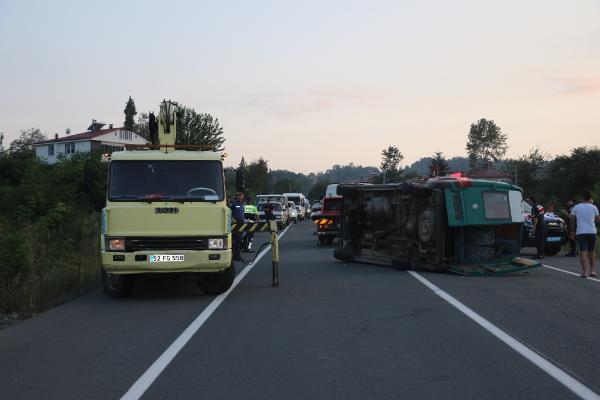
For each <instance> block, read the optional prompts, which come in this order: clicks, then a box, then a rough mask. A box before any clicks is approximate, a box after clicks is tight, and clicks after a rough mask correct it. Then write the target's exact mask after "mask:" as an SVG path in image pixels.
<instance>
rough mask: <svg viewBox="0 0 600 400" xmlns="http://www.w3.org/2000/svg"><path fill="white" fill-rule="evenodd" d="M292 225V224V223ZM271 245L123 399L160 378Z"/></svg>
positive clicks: (131, 399)
mask: <svg viewBox="0 0 600 400" xmlns="http://www.w3.org/2000/svg"><path fill="white" fill-rule="evenodd" d="M290 226H291V225H290ZM289 228H290V227H289V226H288V227H287V228H286V229H285V230H284V231H283V232H281V233H280V234H279V236H278V237H279V238H281V237H282V236H283V235H284V234H285V233H286V232H287V231H288V229H289ZM270 249H271V245H268V246H267V247H266V248H265V249H264V250H263V251H261V252H260V254H259V255H258V256H257V257H256V259H255V260H254V261H253V262H252V263H251V264H248V265H246V267H245V268H244V269H243V270H242V271H241V272H240V273H239V274H237V276H236V277H235V280H234V281H233V284H232V285H231V287H230V288H229V290H228V291H226V292H225V293H222V294H220V295H218V296H217V297H215V298H214V300H213V301H212V302H211V303H210V304H209V305H208V306H207V307H206V308H205V309H204V310H203V311H202V312H201V313H200V315H198V316H197V317H196V319H195V320H194V321H193V322H192V323H191V324H190V325H189V326H188V327H187V328H186V329H185V330H184V331H183V333H182V334H181V335H179V337H178V338H177V339H175V341H174V342H173V343H172V344H171V345H170V346H169V347H168V348H167V350H165V351H164V353H162V354H161V356H160V357H158V359H157V360H156V361H154V363H153V364H152V365H151V366H150V368H148V369H147V370H146V372H144V374H143V375H142V376H141V377H140V378H139V379H138V380H137V381H136V382H135V383H134V384H133V386H131V387H130V388H129V390H128V391H127V393H125V394H124V395H123V397H121V400H137V399H139V398H140V397H142V395H143V394H144V392H145V391H146V390H148V388H149V387H150V385H152V383H153V382H154V381H155V380H156V378H158V376H159V375H160V374H161V373H162V372H163V371H164V369H165V368H166V367H167V366H168V365H169V364H170V363H171V361H173V359H174V358H175V356H176V355H177V353H179V352H180V351H181V349H183V347H184V346H185V345H186V344H187V342H188V341H189V340H190V339H191V338H192V337H193V336H194V334H195V333H196V332H197V331H198V329H200V328H201V327H202V325H204V323H205V322H206V320H207V319H208V318H209V317H210V316H211V315H212V313H213V312H215V310H216V309H217V308H218V307H219V306H220V305H221V303H222V302H223V301H224V300H225V299H226V298H227V296H229V294H230V293H231V292H232V291H233V289H235V287H236V286H237V285H238V283H240V282H241V281H242V279H244V277H245V276H246V275H247V274H248V272H250V270H252V268H254V266H255V265H256V264H257V263H258V262H259V261H260V260H261V258H263V256H264V255H265V254H267V253H268V252H269V250H270Z"/></svg>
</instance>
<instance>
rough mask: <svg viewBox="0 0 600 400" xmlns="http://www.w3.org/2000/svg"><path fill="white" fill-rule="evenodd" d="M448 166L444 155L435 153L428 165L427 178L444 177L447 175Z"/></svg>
mask: <svg viewBox="0 0 600 400" xmlns="http://www.w3.org/2000/svg"><path fill="white" fill-rule="evenodd" d="M448 170H449V166H448V162H447V161H446V158H444V154H443V153H441V152H439V151H438V152H436V153H435V154H434V155H433V158H432V159H431V162H430V163H429V176H444V175H447V174H448Z"/></svg>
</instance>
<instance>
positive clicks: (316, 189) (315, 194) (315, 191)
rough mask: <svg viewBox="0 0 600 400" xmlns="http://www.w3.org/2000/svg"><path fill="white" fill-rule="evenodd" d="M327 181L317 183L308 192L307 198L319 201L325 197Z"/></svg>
mask: <svg viewBox="0 0 600 400" xmlns="http://www.w3.org/2000/svg"><path fill="white" fill-rule="evenodd" d="M328 184H329V182H328V181H317V182H316V183H315V185H314V186H313V187H312V189H310V192H308V198H309V199H310V200H313V201H314V200H321V199H322V198H323V197H325V191H326V190H327V185H328Z"/></svg>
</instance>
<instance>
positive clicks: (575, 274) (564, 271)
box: [542, 264, 600, 282]
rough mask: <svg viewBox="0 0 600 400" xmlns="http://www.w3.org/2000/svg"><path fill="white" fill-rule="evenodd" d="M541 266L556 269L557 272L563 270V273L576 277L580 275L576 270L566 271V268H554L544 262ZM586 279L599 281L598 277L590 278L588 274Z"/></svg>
mask: <svg viewBox="0 0 600 400" xmlns="http://www.w3.org/2000/svg"><path fill="white" fill-rule="evenodd" d="M542 267H544V268H548V269H552V270H554V271H558V272H563V273H565V274H569V275H574V276H576V277H578V278H579V275H580V274H579V273H576V272H572V271H567V270H566V269H562V268H556V267H552V266H550V265H546V264H542ZM586 279H589V280H590V281H594V282H600V279H598V278H591V277H589V276H588V277H587V278H586Z"/></svg>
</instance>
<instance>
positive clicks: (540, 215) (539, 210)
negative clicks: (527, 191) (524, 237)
mask: <svg viewBox="0 0 600 400" xmlns="http://www.w3.org/2000/svg"><path fill="white" fill-rule="evenodd" d="M527 202H528V203H529V205H530V206H531V222H532V223H533V234H534V235H535V248H536V249H537V254H536V255H535V257H533V258H535V259H538V260H541V259H542V258H544V242H545V241H546V221H545V220H544V207H542V206H541V205H539V204H538V203H537V201H535V197H533V196H531V197H529V198H528V199H527Z"/></svg>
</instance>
